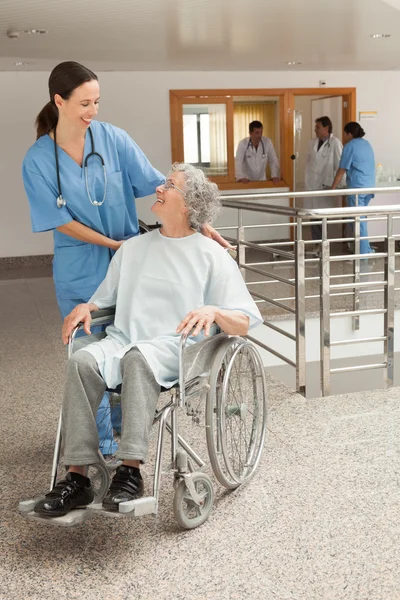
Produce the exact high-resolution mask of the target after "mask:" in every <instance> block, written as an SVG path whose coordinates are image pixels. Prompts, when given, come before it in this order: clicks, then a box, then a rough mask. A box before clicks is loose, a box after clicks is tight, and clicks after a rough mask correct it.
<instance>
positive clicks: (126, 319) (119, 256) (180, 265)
mask: <svg viewBox="0 0 400 600" xmlns="http://www.w3.org/2000/svg"><path fill="white" fill-rule="evenodd" d="M90 302H93V303H94V304H96V306H98V307H99V308H106V307H109V306H113V305H115V304H116V306H117V308H116V314H115V321H114V325H112V326H109V327H107V330H106V331H107V337H106V338H104V339H103V340H101V341H100V342H95V343H94V344H91V345H90V346H86V347H85V349H84V350H85V351H88V352H90V353H91V354H92V355H93V356H94V357H95V359H96V360H97V363H98V365H99V369H100V372H101V374H102V376H103V377H104V379H105V381H106V383H107V386H108V387H109V388H115V387H116V386H117V385H119V384H120V383H121V380H122V378H121V370H120V361H121V358H122V357H123V356H124V355H125V354H126V352H128V350H130V348H132V347H133V346H137V347H138V349H139V350H140V352H141V353H142V354H143V356H144V357H145V359H146V360H147V362H148V364H149V366H150V368H151V370H152V372H153V374H154V376H155V379H156V380H157V382H158V383H159V384H160V385H162V386H164V387H166V388H168V387H171V386H172V385H173V384H174V383H175V382H176V381H177V379H178V349H179V340H180V334H177V333H176V328H177V326H178V325H179V323H180V322H181V321H182V319H183V318H184V317H185V316H186V315H187V313H188V312H190V311H191V310H194V309H196V308H200V307H202V306H205V305H213V306H217V307H219V308H223V309H228V310H239V311H242V312H243V313H244V314H246V315H247V316H248V317H249V319H250V327H253V326H255V325H259V324H260V323H262V317H261V314H260V311H259V310H258V308H257V305H256V304H255V302H254V300H253V299H252V298H251V296H250V294H249V292H248V290H247V287H246V284H245V282H244V281H243V278H242V276H241V273H240V271H239V269H238V266H237V264H236V262H235V261H234V260H233V259H232V258H231V257H230V256H229V254H228V253H227V252H226V251H225V250H224V249H223V248H222V247H221V246H219V245H218V244H217V243H216V242H214V241H212V240H210V239H208V238H206V237H204V236H203V235H201V234H200V233H194V234H193V235H190V236H188V237H185V238H169V237H165V236H163V235H162V234H161V233H160V231H159V230H158V229H157V230H155V231H153V232H151V233H148V234H146V235H143V236H140V237H138V238H134V239H131V240H129V241H127V242H125V243H124V244H123V245H122V247H121V248H120V249H119V250H118V251H117V253H116V254H115V256H114V258H113V260H112V262H111V264H110V267H109V269H108V273H107V276H106V278H105V280H104V281H103V283H102V284H101V285H100V287H99V288H98V290H97V291H96V292H95V293H94V294H93V296H92V298H91V299H90ZM200 339H202V338H201V336H197V338H190V339H189V340H188V343H189V344H190V343H195V341H199V340H200Z"/></svg>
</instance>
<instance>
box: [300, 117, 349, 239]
mask: <svg viewBox="0 0 400 600" xmlns="http://www.w3.org/2000/svg"><path fill="white" fill-rule="evenodd" d="M314 131H315V135H316V139H315V140H311V141H310V145H309V148H308V155H307V164H306V171H305V186H306V190H325V189H330V188H331V187H332V184H333V181H334V179H335V174H336V172H337V170H338V168H339V163H340V158H341V156H342V151H343V144H342V142H341V141H340V140H339V139H338V138H337V137H335V136H334V135H332V121H331V120H330V118H329V117H320V118H318V119H316V120H315V129H314ZM342 185H344V182H343V181H342ZM337 206H338V198H337V197H334V196H327V197H321V196H320V197H318V198H307V199H306V200H305V202H304V207H305V208H336V207H337ZM311 235H312V239H313V240H320V239H321V237H322V226H321V225H312V226H311Z"/></svg>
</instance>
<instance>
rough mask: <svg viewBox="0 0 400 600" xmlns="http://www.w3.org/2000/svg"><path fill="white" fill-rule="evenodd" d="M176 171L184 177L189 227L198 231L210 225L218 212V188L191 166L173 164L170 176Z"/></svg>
mask: <svg viewBox="0 0 400 600" xmlns="http://www.w3.org/2000/svg"><path fill="white" fill-rule="evenodd" d="M177 171H182V172H183V173H184V177H185V184H186V185H185V203H186V206H187V208H188V217H189V223H190V226H191V227H193V228H194V229H197V230H199V229H200V228H201V226H202V225H204V224H205V223H210V224H211V223H212V222H213V221H214V219H215V218H216V217H217V215H218V213H219V211H220V208H221V201H220V193H219V189H218V186H217V184H215V183H212V181H210V180H209V179H208V178H207V177H206V175H204V173H203V171H201V170H200V169H196V167H194V166H193V165H190V164H187V163H174V164H173V165H172V168H171V172H170V174H172V173H176V172H177Z"/></svg>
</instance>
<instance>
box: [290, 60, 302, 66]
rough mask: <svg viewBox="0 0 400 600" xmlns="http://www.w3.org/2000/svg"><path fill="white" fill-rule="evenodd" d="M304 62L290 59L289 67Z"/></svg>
mask: <svg viewBox="0 0 400 600" xmlns="http://www.w3.org/2000/svg"><path fill="white" fill-rule="evenodd" d="M302 64H303V62H302V61H301V60H289V61H288V63H287V66H288V67H295V66H296V65H302Z"/></svg>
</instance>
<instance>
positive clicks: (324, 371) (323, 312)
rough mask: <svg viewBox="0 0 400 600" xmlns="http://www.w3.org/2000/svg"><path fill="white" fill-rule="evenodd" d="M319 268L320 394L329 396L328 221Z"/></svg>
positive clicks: (324, 227) (323, 234) (324, 223)
mask: <svg viewBox="0 0 400 600" xmlns="http://www.w3.org/2000/svg"><path fill="white" fill-rule="evenodd" d="M319 267H320V368H321V392H322V395H323V396H329V394H330V387H331V385H330V378H331V326H330V311H331V308H330V275H331V274H330V268H331V265H330V242H329V239H328V220H327V219H326V218H324V219H322V242H321V257H320V261H319Z"/></svg>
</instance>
